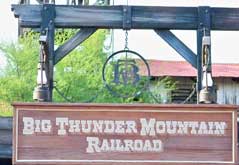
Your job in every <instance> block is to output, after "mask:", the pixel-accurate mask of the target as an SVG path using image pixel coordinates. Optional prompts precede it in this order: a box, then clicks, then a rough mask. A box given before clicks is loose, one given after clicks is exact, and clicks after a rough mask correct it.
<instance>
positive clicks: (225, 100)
mask: <svg viewBox="0 0 239 165" xmlns="http://www.w3.org/2000/svg"><path fill="white" fill-rule="evenodd" d="M216 85H217V103H218V104H236V105H239V80H236V79H234V80H233V79H231V78H219V79H216Z"/></svg>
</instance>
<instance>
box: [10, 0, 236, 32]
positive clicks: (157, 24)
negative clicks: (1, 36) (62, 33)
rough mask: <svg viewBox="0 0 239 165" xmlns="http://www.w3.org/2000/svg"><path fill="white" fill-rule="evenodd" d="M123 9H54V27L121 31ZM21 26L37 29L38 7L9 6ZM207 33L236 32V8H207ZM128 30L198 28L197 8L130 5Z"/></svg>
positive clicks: (75, 7) (57, 7)
mask: <svg viewBox="0 0 239 165" xmlns="http://www.w3.org/2000/svg"><path fill="white" fill-rule="evenodd" d="M123 9H124V6H63V5H62V6H60V5H56V6H55V12H56V18H55V22H54V23H55V26H56V27H57V28H82V27H95V28H119V29H122V28H123V20H124V18H123V15H124V14H123V12H124V10H123ZM12 10H13V11H14V14H15V17H19V22H20V25H21V26H22V27H35V28H36V27H40V25H41V10H42V5H12ZM210 15H211V30H239V8H210ZM131 16H132V17H131V28H132V29H182V30H197V29H198V7H159V6H131Z"/></svg>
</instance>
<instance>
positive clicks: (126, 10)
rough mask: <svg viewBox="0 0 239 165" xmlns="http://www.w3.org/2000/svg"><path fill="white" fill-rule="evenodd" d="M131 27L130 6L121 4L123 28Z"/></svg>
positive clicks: (128, 28)
mask: <svg viewBox="0 0 239 165" xmlns="http://www.w3.org/2000/svg"><path fill="white" fill-rule="evenodd" d="M131 27H132V9H131V6H123V29H124V30H130V29H131Z"/></svg>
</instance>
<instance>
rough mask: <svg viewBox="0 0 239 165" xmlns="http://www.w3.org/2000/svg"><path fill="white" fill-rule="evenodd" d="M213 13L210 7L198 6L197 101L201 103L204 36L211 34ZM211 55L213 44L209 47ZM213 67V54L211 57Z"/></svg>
mask: <svg viewBox="0 0 239 165" xmlns="http://www.w3.org/2000/svg"><path fill="white" fill-rule="evenodd" d="M210 30H211V14H210V7H208V6H202V7H198V29H197V103H199V92H200V90H201V89H202V37H203V35H204V33H205V35H206V36H210V35H211V34H210ZM209 51H210V55H211V46H210V47H209ZM209 61H210V62H209V64H210V66H209V67H210V69H211V56H210V57H209Z"/></svg>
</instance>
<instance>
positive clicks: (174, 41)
mask: <svg viewBox="0 0 239 165" xmlns="http://www.w3.org/2000/svg"><path fill="white" fill-rule="evenodd" d="M155 32H156V33H157V34H158V35H159V36H160V37H161V38H162V39H163V40H164V41H166V42H167V43H168V44H169V45H170V46H171V47H172V48H173V49H174V50H176V51H177V52H178V53H179V54H180V55H181V56H182V57H183V58H184V59H185V60H186V61H187V62H189V63H190V64H191V65H192V66H193V67H194V68H197V56H196V54H195V53H193V51H192V50H191V49H190V48H188V47H187V46H186V45H185V44H184V43H183V42H182V41H181V40H180V39H178V38H177V37H176V36H175V35H174V34H173V33H172V32H171V31H169V30H155Z"/></svg>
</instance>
